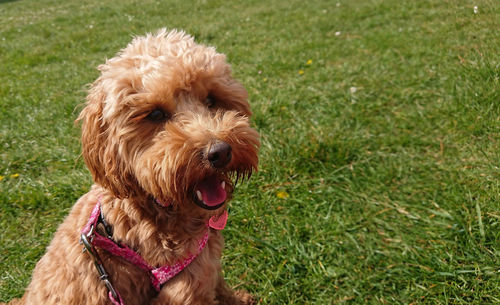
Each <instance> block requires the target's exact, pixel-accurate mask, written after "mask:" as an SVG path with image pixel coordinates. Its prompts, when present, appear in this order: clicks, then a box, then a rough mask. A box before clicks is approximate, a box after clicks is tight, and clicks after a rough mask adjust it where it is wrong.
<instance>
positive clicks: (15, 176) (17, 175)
mask: <svg viewBox="0 0 500 305" xmlns="http://www.w3.org/2000/svg"><path fill="white" fill-rule="evenodd" d="M10 177H11V178H17V177H19V174H12V175H10Z"/></svg>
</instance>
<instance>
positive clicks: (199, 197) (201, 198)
mask: <svg viewBox="0 0 500 305" xmlns="http://www.w3.org/2000/svg"><path fill="white" fill-rule="evenodd" d="M196 196H198V199H199V200H200V201H203V197H202V196H201V192H200V191H196Z"/></svg>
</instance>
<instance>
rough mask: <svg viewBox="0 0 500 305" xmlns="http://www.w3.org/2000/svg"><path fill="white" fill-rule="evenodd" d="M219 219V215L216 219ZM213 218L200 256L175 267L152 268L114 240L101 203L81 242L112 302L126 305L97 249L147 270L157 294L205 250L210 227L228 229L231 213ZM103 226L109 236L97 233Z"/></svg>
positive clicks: (201, 243) (181, 262)
mask: <svg viewBox="0 0 500 305" xmlns="http://www.w3.org/2000/svg"><path fill="white" fill-rule="evenodd" d="M214 217H215V216H214ZM214 217H212V218H211V219H210V220H209V223H208V224H207V230H206V231H205V234H204V235H203V237H202V238H201V239H200V240H199V241H198V252H197V253H196V254H190V255H189V256H188V257H187V258H185V259H184V260H182V261H179V262H177V263H175V264H173V265H165V266H161V267H158V268H155V267H153V266H150V265H149V264H148V263H147V262H146V261H145V260H144V258H142V256H140V255H139V254H138V253H137V252H135V251H134V250H132V249H130V248H129V247H128V246H126V245H121V244H118V243H116V242H115V241H113V240H112V238H111V234H110V232H108V225H107V224H106V222H105V220H104V218H103V216H102V212H101V202H100V201H99V200H98V201H97V203H96V205H95V206H94V209H93V210H92V213H91V214H90V218H89V220H88V222H87V224H86V225H85V227H83V229H82V231H81V233H82V235H81V243H83V245H84V247H85V248H84V250H86V251H87V252H88V253H89V254H90V256H91V257H92V258H93V259H94V265H95V266H96V268H97V271H98V272H99V275H100V279H101V280H102V281H103V282H104V284H105V285H106V287H107V288H108V290H109V293H108V296H109V298H110V300H111V301H112V302H113V304H115V305H124V302H123V300H122V298H121V297H120V295H119V294H118V292H117V291H116V290H115V288H114V287H113V285H112V284H111V282H110V281H109V276H108V274H107V272H106V270H105V269H104V266H103V264H102V261H101V259H100V257H99V255H98V253H97V251H96V250H95V248H96V247H98V248H101V249H103V250H106V251H108V252H109V253H111V254H113V255H116V256H119V257H122V258H123V259H125V260H127V261H128V262H130V263H132V264H133V265H135V266H137V267H138V268H140V269H142V270H144V271H146V272H147V274H148V275H149V278H150V281H151V284H152V285H153V287H154V288H155V289H156V291H158V292H159V291H160V288H161V285H163V284H165V283H166V282H167V281H169V280H170V279H171V278H173V277H174V276H176V275H177V274H178V273H179V272H181V271H182V270H183V269H184V268H186V267H187V266H188V265H189V264H190V263H191V262H192V261H193V260H194V259H195V258H196V257H197V256H198V255H199V254H200V253H201V251H202V250H203V248H205V246H206V245H207V241H208V233H209V228H208V227H209V226H210V227H212V228H214V229H217V230H222V229H223V228H224V226H225V223H226V220H227V211H224V213H223V214H222V215H221V217H218V218H214ZM100 223H102V224H103V225H104V228H105V232H106V234H107V235H108V236H102V235H101V234H99V233H98V232H97V226H98V225H99V224H100Z"/></svg>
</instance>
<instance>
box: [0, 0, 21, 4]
mask: <svg viewBox="0 0 500 305" xmlns="http://www.w3.org/2000/svg"><path fill="white" fill-rule="evenodd" d="M14 1H18V0H0V4H4V3H9V2H14Z"/></svg>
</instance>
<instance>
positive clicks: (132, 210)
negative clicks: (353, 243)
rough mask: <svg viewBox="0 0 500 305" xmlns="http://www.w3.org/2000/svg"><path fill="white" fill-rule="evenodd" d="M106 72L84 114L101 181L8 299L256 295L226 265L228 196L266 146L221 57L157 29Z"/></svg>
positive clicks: (183, 299) (160, 300)
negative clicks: (233, 285)
mask: <svg viewBox="0 0 500 305" xmlns="http://www.w3.org/2000/svg"><path fill="white" fill-rule="evenodd" d="M99 70H100V71H101V75H100V76H99V78H98V79H97V80H96V81H95V82H94V83H93V84H92V86H91V88H90V92H89V94H88V97H87V103H86V105H85V108H84V109H83V110H82V112H81V114H80V116H79V118H78V121H81V122H82V143H83V144H82V147H83V148H82V150H83V157H84V159H85V162H86V164H87V166H88V168H89V170H90V171H91V173H92V176H93V179H94V181H95V184H94V185H93V186H92V188H91V190H90V191H89V192H88V193H87V194H85V195H83V196H82V197H81V198H80V199H79V200H78V201H77V203H76V204H75V205H74V207H73V208H72V210H71V212H70V214H69V216H68V217H67V218H66V220H65V221H64V223H63V224H62V225H61V226H60V227H59V229H58V230H57V232H56V234H55V237H54V239H53V240H52V242H51V244H50V245H49V247H48V248H47V252H46V254H45V255H44V256H43V257H42V259H41V260H40V261H39V262H38V263H37V265H36V268H35V270H34V273H33V278H32V281H31V283H30V285H29V286H28V288H27V291H26V293H25V295H24V296H23V298H22V299H17V300H13V301H11V303H10V304H37V305H40V304H44V305H47V304H67V305H73V304H75V305H76V304H78V305H80V304H92V305H94V304H126V305H134V304H172V305H173V304H252V303H253V298H252V297H251V296H250V295H249V294H247V293H246V292H244V291H236V292H235V291H233V290H231V289H230V288H228V286H227V285H226V283H225V282H224V279H223V277H222V274H221V264H220V257H221V251H222V247H223V238H222V235H221V233H220V232H219V230H220V229H222V228H223V227H224V225H225V221H226V218H227V212H226V204H227V202H228V201H229V200H230V199H231V194H232V192H233V189H234V184H235V183H236V182H235V181H237V180H238V179H239V178H245V177H249V176H250V174H251V173H252V171H255V170H256V168H257V163H258V156H257V153H258V149H259V145H260V144H259V136H258V133H257V132H256V131H255V130H254V129H252V128H251V127H250V125H249V117H250V115H251V111H250V109H249V104H248V102H247V93H246V91H245V89H244V88H243V86H242V85H241V84H240V83H238V82H237V81H236V80H234V79H233V78H232V76H231V70H230V66H229V64H227V63H226V58H225V56H224V55H223V54H219V53H217V52H216V50H215V49H214V48H213V47H207V46H203V45H199V44H196V43H195V42H194V39H193V38H192V37H190V36H188V35H186V34H185V33H184V32H180V31H176V30H173V31H170V32H168V31H167V30H165V29H161V30H159V31H158V32H157V33H156V34H148V35H146V36H143V37H137V38H135V39H134V40H133V41H132V42H131V43H130V44H129V45H128V46H127V47H126V48H125V49H123V50H121V51H120V52H119V53H118V54H117V56H116V57H114V58H112V59H110V60H107V61H106V63H105V64H103V65H101V66H99ZM80 239H82V240H81V241H80ZM84 239H85V240H84ZM82 243H83V245H82ZM84 246H85V248H86V251H83V252H82V249H83V247H84ZM85 252H86V253H85ZM98 268H102V270H99V271H98V270H97V269H98Z"/></svg>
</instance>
